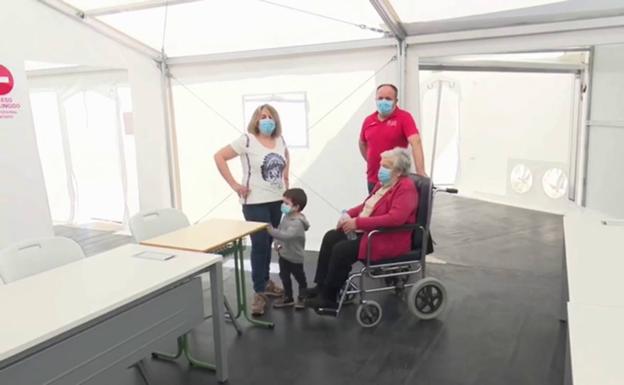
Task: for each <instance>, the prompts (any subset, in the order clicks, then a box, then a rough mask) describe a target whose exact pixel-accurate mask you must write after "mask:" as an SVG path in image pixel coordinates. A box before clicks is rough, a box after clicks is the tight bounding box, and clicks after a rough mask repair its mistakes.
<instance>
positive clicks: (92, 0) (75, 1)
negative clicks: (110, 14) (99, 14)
mask: <svg viewBox="0 0 624 385" xmlns="http://www.w3.org/2000/svg"><path fill="white" fill-rule="evenodd" d="M65 2H66V3H67V4H70V5H73V6H74V7H76V8H78V9H80V10H82V11H91V10H93V9H99V8H108V7H116V6H120V5H128V4H139V3H145V2H146V0H65ZM163 3H164V1H163Z"/></svg>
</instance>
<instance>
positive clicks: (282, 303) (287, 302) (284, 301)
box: [273, 297, 295, 309]
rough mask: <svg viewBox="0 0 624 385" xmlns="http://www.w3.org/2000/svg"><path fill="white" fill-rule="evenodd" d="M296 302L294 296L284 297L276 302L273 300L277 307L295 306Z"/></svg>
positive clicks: (274, 305)
mask: <svg viewBox="0 0 624 385" xmlns="http://www.w3.org/2000/svg"><path fill="white" fill-rule="evenodd" d="M294 304H295V300H294V299H292V298H286V297H282V298H280V299H278V300H276V301H275V302H273V307H274V308H276V309H279V308H283V307H289V306H293V305H294Z"/></svg>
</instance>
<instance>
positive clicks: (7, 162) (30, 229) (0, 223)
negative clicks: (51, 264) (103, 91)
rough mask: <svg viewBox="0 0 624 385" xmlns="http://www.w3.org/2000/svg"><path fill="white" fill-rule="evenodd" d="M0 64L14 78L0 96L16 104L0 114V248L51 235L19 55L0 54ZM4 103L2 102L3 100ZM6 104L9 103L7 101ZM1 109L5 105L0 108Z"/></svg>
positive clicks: (39, 163) (24, 78) (50, 224)
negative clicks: (11, 110) (5, 91)
mask: <svg viewBox="0 0 624 385" xmlns="http://www.w3.org/2000/svg"><path fill="white" fill-rule="evenodd" d="M0 64H1V65H2V66H3V67H5V68H7V69H8V70H9V71H10V72H9V73H10V74H11V75H12V78H13V84H14V86H13V89H12V90H11V91H10V92H9V93H8V94H4V93H3V95H2V96H1V98H2V99H5V98H6V99H8V98H10V99H11V104H14V105H19V106H20V107H19V108H17V109H15V110H14V111H16V113H15V114H10V115H9V114H6V115H7V116H11V117H10V118H7V117H6V116H4V115H5V114H3V113H0V115H3V116H1V117H0V180H2V182H1V183H0V249H2V248H4V247H7V246H8V245H10V244H12V243H15V242H19V241H21V240H23V239H28V238H37V237H46V236H50V235H52V221H51V218H50V209H49V207H48V200H47V196H46V190H45V185H44V184H43V173H42V169H41V162H40V160H39V153H38V152H37V142H36V139H35V130H34V128H33V121H32V116H31V113H30V101H29V98H28V89H27V85H26V75H25V74H24V63H23V62H22V61H21V60H19V59H12V58H8V57H0ZM3 104H4V103H3ZM7 104H8V103H7ZM1 110H2V111H0V112H4V110H5V109H4V108H2V109H1Z"/></svg>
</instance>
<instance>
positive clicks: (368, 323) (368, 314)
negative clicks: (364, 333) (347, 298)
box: [355, 300, 382, 328]
mask: <svg viewBox="0 0 624 385" xmlns="http://www.w3.org/2000/svg"><path fill="white" fill-rule="evenodd" d="M381 316H382V311H381V306H380V305H379V304H378V303H377V302H375V301H370V300H367V301H366V302H363V303H362V304H360V306H358V308H357V311H356V313H355V318H356V319H357V321H358V323H359V324H360V326H362V327H364V328H372V327H373V326H376V325H377V324H378V323H379V321H381Z"/></svg>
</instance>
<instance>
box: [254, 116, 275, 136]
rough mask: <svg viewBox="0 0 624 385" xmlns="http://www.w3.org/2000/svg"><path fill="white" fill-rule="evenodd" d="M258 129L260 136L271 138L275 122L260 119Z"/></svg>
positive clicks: (269, 119)
mask: <svg viewBox="0 0 624 385" xmlns="http://www.w3.org/2000/svg"><path fill="white" fill-rule="evenodd" d="M258 129H259V130H260V133H261V134H262V135H266V136H271V135H273V131H275V121H274V120H273V119H271V118H265V119H260V120H259V121H258Z"/></svg>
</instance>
